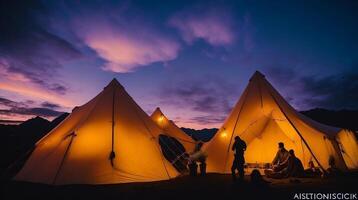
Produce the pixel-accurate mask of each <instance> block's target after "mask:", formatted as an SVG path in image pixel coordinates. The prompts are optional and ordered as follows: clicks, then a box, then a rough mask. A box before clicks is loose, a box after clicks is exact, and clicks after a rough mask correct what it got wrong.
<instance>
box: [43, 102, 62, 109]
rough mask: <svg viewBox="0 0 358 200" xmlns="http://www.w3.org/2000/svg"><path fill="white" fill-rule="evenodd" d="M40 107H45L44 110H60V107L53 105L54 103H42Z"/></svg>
mask: <svg viewBox="0 0 358 200" xmlns="http://www.w3.org/2000/svg"><path fill="white" fill-rule="evenodd" d="M41 106H43V107H45V108H52V109H55V108H60V107H61V106H60V105H58V104H55V103H50V102H47V101H46V102H43V103H42V104H41Z"/></svg>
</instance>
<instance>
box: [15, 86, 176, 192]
mask: <svg viewBox="0 0 358 200" xmlns="http://www.w3.org/2000/svg"><path fill="white" fill-rule="evenodd" d="M160 133H161V130H160V128H159V127H158V126H157V125H156V124H155V123H154V122H153V121H152V120H151V118H150V117H149V116H148V115H147V114H146V113H145V112H144V111H143V110H142V109H141V108H140V107H139V106H138V105H137V104H136V103H135V101H134V100H133V99H132V98H131V97H130V96H129V94H128V93H127V92H126V91H125V89H124V88H123V87H122V86H121V85H120V84H119V82H118V81H117V80H115V79H113V80H112V81H111V82H110V84H109V85H108V86H106V87H105V88H104V90H103V91H102V92H101V93H100V94H98V95H97V96H96V97H95V98H93V99H92V100H90V101H89V102H88V103H86V104H84V105H83V106H80V107H76V108H75V109H74V110H73V111H72V113H71V114H70V115H69V116H68V117H67V118H66V119H65V120H64V121H63V122H62V123H61V124H59V125H58V126H57V127H56V128H55V129H54V130H52V131H51V132H50V133H49V134H47V135H46V136H45V137H44V138H42V139H41V140H40V141H38V142H37V143H36V146H35V149H34V151H33V152H32V154H31V155H30V157H29V159H28V160H27V161H26V163H25V165H24V167H23V168H22V169H21V171H20V172H19V173H18V174H17V175H16V176H15V178H14V179H15V180H21V181H29V182H39V183H46V184H56V185H62V184H110V183H128V182H148V181H159V180H167V179H170V178H172V177H175V176H177V175H178V172H177V171H176V170H175V169H174V168H173V166H172V165H171V164H170V163H169V162H167V161H166V160H165V158H164V157H163V155H162V152H161V150H160V147H159V144H158V136H159V134H160Z"/></svg>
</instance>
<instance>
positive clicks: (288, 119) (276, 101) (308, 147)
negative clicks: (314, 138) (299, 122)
mask: <svg viewBox="0 0 358 200" xmlns="http://www.w3.org/2000/svg"><path fill="white" fill-rule="evenodd" d="M268 84H270V83H268ZM268 89H269V90H268V91H269V94H270V96H271V97H272V98H273V100H274V101H275V103H276V104H277V106H278V107H279V109H280V110H281V112H282V113H283V114H284V116H285V117H286V119H287V121H288V122H289V123H290V124H291V126H292V127H293V128H294V129H295V131H296V132H297V134H298V135H299V136H300V138H301V140H302V141H303V142H304V143H305V145H306V147H307V149H308V150H309V151H310V153H311V154H312V157H313V158H314V159H315V161H316V162H317V164H318V165H319V166H320V167H321V169H322V170H323V171H324V172H326V171H325V169H324V168H323V166H322V165H321V163H320V162H319V161H318V159H317V157H316V156H315V155H314V154H313V151H312V149H311V148H310V146H309V145H308V143H307V142H306V140H305V139H304V138H303V136H302V135H301V133H300V132H299V130H298V129H297V127H296V126H295V125H294V124H293V122H292V121H291V120H290V118H288V116H287V114H286V112H284V110H283V109H282V107H281V105H280V104H279V102H278V100H277V99H276V97H275V96H274V95H273V94H272V91H271V90H270V88H268Z"/></svg>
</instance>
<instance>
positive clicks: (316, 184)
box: [1, 173, 358, 200]
mask: <svg viewBox="0 0 358 200" xmlns="http://www.w3.org/2000/svg"><path fill="white" fill-rule="evenodd" d="M357 178H358V176H357V173H352V174H347V175H345V176H343V177H336V178H301V179H296V180H292V179H282V180H274V179H267V178H265V180H266V181H268V182H269V183H267V184H264V185H253V184H252V183H251V182H250V178H249V177H245V181H244V182H236V183H233V182H232V180H231V176H230V175H220V174H208V175H207V176H205V177H189V176H183V177H179V178H176V179H172V180H169V181H160V182H152V183H131V184H113V185H67V186H49V185H42V184H33V183H23V182H14V181H10V182H9V181H3V182H2V185H1V199H200V200H202V199H213V198H218V199H220V200H222V199H234V198H235V199H294V195H295V193H300V192H304V193H311V192H315V193H317V192H320V193H333V192H349V193H358V179H357Z"/></svg>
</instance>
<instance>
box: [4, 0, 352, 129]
mask: <svg viewBox="0 0 358 200" xmlns="http://www.w3.org/2000/svg"><path fill="white" fill-rule="evenodd" d="M357 9H358V3H357V1H344V2H342V1H274V2H271V1H270V2H269V1H130V0H128V1H106V2H102V1H79V0H77V1H56V2H54V1H51V2H49V1H32V2H29V1H9V2H4V3H1V6H0V19H1V21H0V29H1V31H0V120H25V119H28V118H30V117H32V116H36V115H40V116H43V117H46V118H49V119H52V118H54V117H55V116H58V115H59V114H60V113H61V112H69V111H71V109H72V108H73V107H74V106H76V105H82V104H84V103H86V102H87V101H88V100H90V99H91V98H93V97H94V96H95V95H96V94H98V93H99V92H100V91H101V90H102V89H103V87H104V86H105V85H107V84H108V83H109V82H110V80H111V79H112V78H114V77H115V78H117V79H118V80H119V81H120V82H121V84H122V85H123V86H124V87H125V88H126V90H127V92H128V93H129V94H130V95H131V96H132V97H133V98H134V100H136V102H137V103H138V104H139V105H140V106H141V107H142V108H143V109H144V110H145V111H146V112H147V113H148V114H150V113H151V112H153V111H154V109H155V108H156V107H161V109H162V111H163V112H164V113H165V114H166V115H168V117H169V118H171V119H173V120H174V121H176V122H177V123H178V125H179V126H185V127H192V128H204V127H207V128H209V127H219V126H220V125H221V123H222V122H223V120H224V119H225V117H226V116H227V114H228V112H229V111H230V110H231V108H232V106H233V105H234V104H235V103H236V101H237V100H238V98H239V97H240V95H241V92H242V90H243V89H244V87H245V86H246V84H247V82H248V80H249V78H250V76H251V75H252V74H253V72H254V71H256V70H259V71H261V72H262V73H264V74H265V75H266V77H267V79H268V80H269V81H270V82H271V83H272V84H273V85H274V87H276V89H278V90H279V92H280V93H281V94H282V95H283V96H284V97H285V98H286V99H287V100H288V101H289V102H290V103H291V104H292V105H293V106H294V107H295V108H296V109H298V110H306V109H310V108H315V107H322V108H328V109H358V103H357V102H358V39H357V35H358V20H357V19H358V14H357V12H356V10H357Z"/></svg>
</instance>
